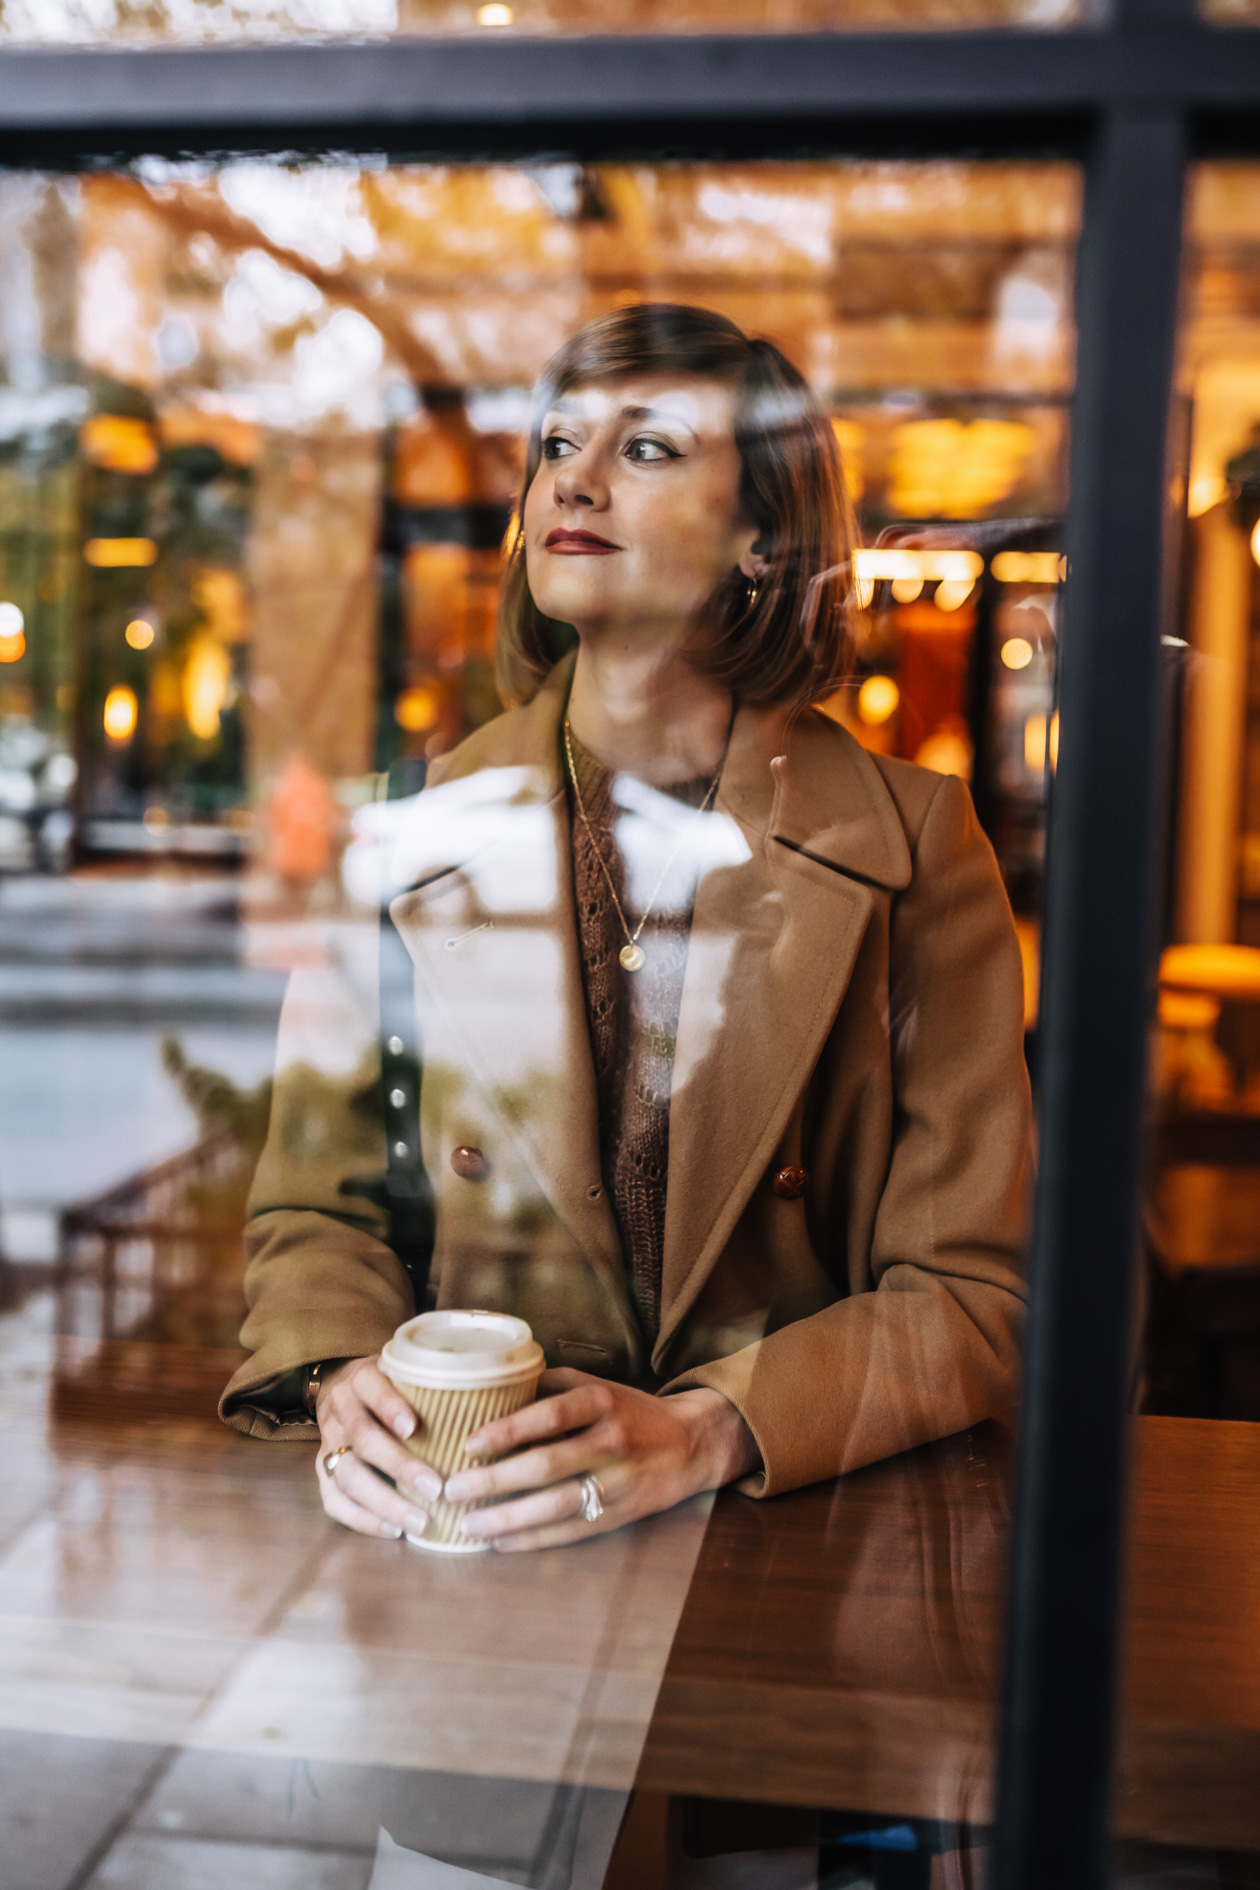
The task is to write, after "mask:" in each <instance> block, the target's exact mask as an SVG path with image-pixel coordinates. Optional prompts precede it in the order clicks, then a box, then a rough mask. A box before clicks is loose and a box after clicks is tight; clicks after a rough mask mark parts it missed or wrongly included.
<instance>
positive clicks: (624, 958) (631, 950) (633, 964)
mask: <svg viewBox="0 0 1260 1890" xmlns="http://www.w3.org/2000/svg"><path fill="white" fill-rule="evenodd" d="M620 957H621V968H622V970H623V971H638V970H639V968H640V966H641V965H642V964H643V959H644V953H643V947H642V946H641V945H636V944H634V943H633V941H632V942H631V943H630V944H629V945H623V946H622V948H621V953H620Z"/></svg>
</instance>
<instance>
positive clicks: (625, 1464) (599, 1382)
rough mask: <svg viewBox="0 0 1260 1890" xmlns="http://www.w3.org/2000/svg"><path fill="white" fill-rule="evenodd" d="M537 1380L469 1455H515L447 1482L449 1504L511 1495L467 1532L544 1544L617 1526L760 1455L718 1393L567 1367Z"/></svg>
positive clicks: (744, 1469) (751, 1464)
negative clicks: (613, 1379) (624, 1380)
mask: <svg viewBox="0 0 1260 1890" xmlns="http://www.w3.org/2000/svg"><path fill="white" fill-rule="evenodd" d="M542 1385H543V1390H544V1391H545V1392H546V1393H548V1394H550V1395H548V1396H545V1397H542V1398H540V1399H539V1400H538V1402H537V1403H536V1404H530V1405H526V1407H525V1409H524V1410H523V1411H516V1412H514V1413H513V1415H512V1416H511V1417H505V1418H497V1419H496V1420H495V1421H494V1423H493V1424H484V1425H483V1426H482V1427H481V1429H480V1430H479V1431H474V1432H473V1434H472V1436H471V1437H470V1438H469V1439H468V1445H467V1448H468V1450H469V1451H470V1452H476V1451H485V1452H488V1453H489V1452H494V1453H498V1452H499V1451H506V1450H510V1451H515V1452H518V1453H519V1454H518V1455H515V1456H511V1457H505V1458H504V1459H503V1460H502V1462H500V1463H492V1464H487V1465H486V1466H485V1467H484V1468H479V1469H475V1470H460V1471H457V1472H456V1474H455V1475H454V1476H451V1477H448V1478H447V1480H446V1490H445V1494H446V1496H447V1497H448V1499H449V1500H450V1501H451V1502H453V1503H471V1502H480V1501H483V1500H484V1499H485V1498H487V1497H494V1498H506V1499H508V1500H506V1501H502V1502H496V1503H495V1505H494V1507H493V1508H490V1509H479V1510H474V1511H473V1512H472V1513H471V1514H470V1515H468V1516H466V1517H465V1518H464V1524H463V1527H464V1533H465V1534H466V1535H470V1536H477V1537H481V1538H486V1539H488V1540H489V1541H490V1542H491V1544H492V1545H493V1547H494V1548H496V1549H546V1548H551V1547H552V1546H553V1545H555V1544H557V1543H561V1542H576V1541H579V1540H581V1538H583V1537H584V1536H591V1535H598V1534H600V1533H601V1532H602V1531H604V1530H607V1529H619V1528H620V1527H621V1525H622V1523H628V1522H633V1521H634V1519H635V1518H636V1517H637V1516H650V1515H652V1514H654V1513H655V1512H656V1511H657V1510H661V1509H672V1508H673V1506H674V1504H675V1503H681V1502H683V1501H684V1500H685V1499H686V1498H687V1497H689V1496H695V1495H697V1494H698V1493H699V1492H700V1491H701V1490H716V1489H719V1488H720V1487H721V1486H722V1484H724V1483H729V1482H731V1481H732V1479H733V1478H735V1477H739V1476H744V1475H746V1474H747V1473H748V1471H750V1470H755V1469H756V1467H757V1465H758V1464H759V1463H760V1461H761V1458H760V1455H759V1453H758V1450H757V1446H756V1443H755V1442H754V1441H753V1435H752V1432H751V1431H750V1430H749V1429H748V1426H747V1425H746V1424H745V1423H744V1420H743V1418H742V1417H741V1416H740V1415H739V1412H738V1411H737V1410H736V1409H735V1406H734V1405H733V1404H732V1403H731V1402H730V1400H729V1399H727V1398H724V1397H723V1396H722V1394H721V1393H720V1392H718V1391H708V1390H703V1389H701V1390H695V1391H679V1392H675V1393H674V1394H673V1395H672V1396H670V1397H668V1398H654V1397H652V1396H650V1395H649V1393H647V1392H646V1391H634V1390H632V1389H631V1388H630V1387H629V1386H628V1385H617V1384H612V1383H610V1382H609V1381H608V1380H607V1379H604V1378H592V1377H591V1376H590V1375H589V1373H587V1372H576V1371H567V1370H564V1371H552V1372H546V1373H544V1375H543V1380H542ZM588 1475H590V1476H595V1477H598V1479H599V1485H600V1490H601V1492H602V1499H603V1505H604V1513H603V1515H602V1516H601V1517H600V1518H599V1520H598V1521H597V1522H587V1521H586V1519H585V1518H584V1517H583V1515H582V1485H581V1480H582V1478H583V1477H584V1476H588ZM526 1492H527V1493H526Z"/></svg>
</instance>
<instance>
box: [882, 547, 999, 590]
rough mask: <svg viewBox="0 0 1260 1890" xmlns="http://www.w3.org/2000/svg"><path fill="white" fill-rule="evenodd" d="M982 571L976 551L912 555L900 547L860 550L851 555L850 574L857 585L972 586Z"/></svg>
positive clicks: (913, 552) (912, 553)
mask: <svg viewBox="0 0 1260 1890" xmlns="http://www.w3.org/2000/svg"><path fill="white" fill-rule="evenodd" d="M983 570H984V559H983V558H982V557H981V556H980V554H979V552H978V551H961V550H948V551H911V550H910V549H909V548H908V547H903V546H901V545H873V546H861V547H860V548H859V549H858V550H857V551H855V552H854V554H853V574H854V577H855V578H856V579H857V582H858V583H859V584H881V583H884V582H886V581H888V580H892V581H894V582H895V580H896V579H897V578H918V579H919V580H920V582H922V583H926V584H932V583H939V582H941V580H944V581H945V582H947V583H955V584H960V583H961V582H962V580H963V579H964V578H966V579H967V580H968V582H969V583H972V584H974V583H975V581H976V579H977V578H978V577H979V575H980V573H981V572H982V571H983Z"/></svg>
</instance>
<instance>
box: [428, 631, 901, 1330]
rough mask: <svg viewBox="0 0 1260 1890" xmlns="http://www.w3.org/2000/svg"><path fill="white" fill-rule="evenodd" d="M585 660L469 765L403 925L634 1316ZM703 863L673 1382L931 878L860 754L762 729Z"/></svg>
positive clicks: (497, 1108) (441, 794) (693, 969)
mask: <svg viewBox="0 0 1260 1890" xmlns="http://www.w3.org/2000/svg"><path fill="white" fill-rule="evenodd" d="M571 673H572V661H571V659H570V660H568V661H566V662H565V663H562V664H561V665H558V666H557V669H556V670H555V671H553V672H552V675H551V676H550V677H549V678H548V680H547V682H546V684H544V686H543V689H542V690H541V691H540V692H539V694H538V696H536V697H535V699H534V701H533V702H532V703H530V704H529V705H528V706H527V707H526V708H524V709H519V710H515V711H513V712H511V713H510V714H509V715H507V716H504V717H501V718H500V719H499V720H498V721H496V722H493V723H490V724H488V725H487V726H486V728H484V729H482V730H479V731H478V732H477V734H475V735H473V736H472V737H470V739H469V740H468V741H467V742H465V743H463V744H462V746H461V747H460V749H459V750H457V751H456V754H455V755H454V756H453V757H452V758H451V762H450V763H448V764H447V766H446V767H445V768H444V769H442V770H441V774H440V779H439V780H438V781H437V782H436V784H435V785H434V787H433V788H431V789H430V790H428V791H426V793H424V794H423V795H421V796H420V797H419V801H418V803H417V805H416V813H415V819H414V821H413V823H412V826H411V828H410V829H409V830H408V831H406V832H404V833H403V835H402V837H401V839H400V840H399V842H398V845H397V848H396V852H395V868H394V883H395V884H397V885H402V886H407V887H409V888H410V890H408V891H404V892H402V893H400V894H399V896H398V897H396V898H394V899H393V900H392V901H391V907H390V909H391V912H392V913H393V916H394V918H395V921H396V923H397V925H398V928H399V931H400V932H401V934H402V936H403V938H404V939H405V941H406V943H407V946H408V949H409V950H410V952H411V954H412V957H413V959H414V960H415V963H416V967H417V973H418V976H419V978H420V980H421V981H422V983H423V986H424V989H425V991H426V994H427V996H428V998H429V1000H430V1002H431V1003H432V1005H433V1007H434V1009H435V1011H436V1013H437V1014H438V1015H439V1016H440V1018H441V1020H442V1027H443V1035H444V1036H445V1037H446V1038H447V1039H448V1040H449V1042H450V1043H451V1045H452V1046H454V1047H455V1048H456V1050H457V1052H458V1055H459V1057H460V1059H461V1061H462V1062H463V1064H464V1066H465V1067H466V1069H467V1071H468V1074H469V1076H470V1077H471V1078H472V1079H473V1080H474V1081H475V1082H476V1083H477V1084H478V1086H479V1088H480V1090H481V1091H482V1092H483V1095H484V1098H485V1100H486V1101H487V1102H488V1103H489V1105H490V1107H491V1108H492V1109H493V1111H494V1113H495V1116H496V1119H497V1120H498V1122H499V1124H500V1126H501V1128H502V1131H503V1133H504V1134H505V1135H507V1136H509V1137H510V1138H511V1140H512V1142H513V1144H514V1145H515V1147H516V1148H517V1149H518V1151H519V1152H520V1153H521V1154H522V1155H523V1157H524V1158H525V1160H526V1161H527V1162H528V1164H529V1166H530V1169H531V1170H532V1172H533V1174H534V1176H535V1177H536V1179H537V1181H538V1183H539V1185H540V1187H541V1188H542V1189H543V1191H544V1192H545V1194H546V1195H547V1197H548V1199H549V1200H550V1201H551V1203H552V1205H553V1207H554V1208H555V1210H556V1212H557V1213H558V1215H559V1216H560V1218H561V1220H562V1221H563V1222H564V1223H565V1225H566V1226H567V1227H568V1228H569V1230H570V1232H571V1233H572V1235H573V1237H574V1239H575V1240H577V1241H578V1242H579V1244H580V1245H581V1246H582V1248H583V1251H584V1252H585V1253H586V1254H587V1255H588V1257H589V1258H590V1261H591V1263H592V1265H593V1266H594V1267H595V1269H596V1271H597V1272H598V1273H599V1274H600V1276H601V1278H603V1280H604V1281H605V1283H606V1285H607V1286H608V1288H609V1290H610V1291H611V1292H612V1293H613V1294H614V1296H615V1297H616V1299H617V1300H618V1302H626V1300H627V1293H626V1280H625V1268H624V1261H623V1257H622V1251H621V1242H620V1239H619V1236H618V1233H617V1228H616V1223H615V1221H614V1219H613V1215H612V1211H611V1208H610V1206H609V1203H608V1200H607V1196H606V1194H605V1193H604V1192H603V1191H602V1189H600V1191H599V1192H598V1193H595V1192H594V1190H595V1189H596V1188H597V1186H598V1184H599V1183H600V1181H601V1175H600V1161H599V1128H598V1104H597V1097H596V1086H595V1071H594V1064H593V1059H592V1055H591V1047H590V1036H589V1031H588V1027H587V1019H586V1006H585V1000H584V996H583V988H582V975H581V966H580V962H579V957H578V942H577V925H576V915H575V913H574V909H573V891H572V873H571V865H570V860H569V830H568V813H567V806H566V801H565V795H564V788H563V783H562V780H561V776H560V766H559V726H560V720H561V717H562V715H563V711H564V703H565V701H566V700H567V697H568V689H569V683H570V678H571ZM706 820H707V821H710V822H712V823H713V830H712V832H711V834H710V837H709V839H708V840H707V841H706V842H705V844H704V848H703V857H704V859H706V860H708V861H709V862H711V863H710V864H708V865H707V866H706V867H704V869H703V870H702V872H701V876H700V880H699V884H698V888H697V893H696V902H695V909H694V916H693V921H692V931H691V942H690V947H689V951H688V958H687V970H686V975H685V980H684V985H683V994H682V1004H681V1009H680V1014H679V1023H678V1034H677V1042H676V1048H675V1057H674V1076H673V1086H672V1100H671V1105H670V1148H669V1178H668V1184H667V1197H666V1214H665V1251H664V1268H663V1279H662V1319H661V1329H660V1335H659V1339H658V1342H657V1346H656V1357H657V1359H658V1361H659V1360H660V1359H661V1358H662V1355H663V1353H664V1351H665V1348H666V1347H667V1345H668V1343H669V1340H670V1339H671V1337H672V1335H673V1334H674V1333H675V1332H676V1331H677V1329H678V1326H679V1325H680V1323H681V1321H682V1320H683V1319H684V1317H685V1316H686V1313H687V1311H688V1310H689V1308H690V1307H691V1306H692V1305H693V1304H694V1302H695V1299H696V1297H697V1295H698V1294H699V1293H700V1291H701V1289H702V1287H703V1285H704V1282H705V1280H706V1279H707V1278H708V1276H709V1274H710V1272H711V1271H712V1269H713V1266H714V1264H715V1263H716V1261H717V1259H718V1258H719V1256H720V1254H721V1252H722V1249H723V1247H724V1246H725V1244H726V1242H727V1241H728V1240H729V1238H730V1235H731V1232H732V1230H733V1228H734V1227H735V1224H736V1222H737V1221H738V1219H739V1216H740V1214H741V1213H742V1212H743V1210H744V1208H745V1206H746V1205H747V1202H748V1199H749V1196H750V1194H751V1192H752V1189H753V1188H754V1187H755V1186H756V1185H757V1183H758V1181H759V1180H760V1178H761V1176H762V1174H763V1173H764V1170H765V1167H766V1165H767V1163H768V1162H769V1160H770V1158H771V1157H772V1155H773V1153H774V1150H775V1147H776V1146H777V1144H778V1142H779V1140H780V1138H781V1136H782V1133H783V1130H784V1128H785V1126H786V1124H787V1121H788V1119H789V1117H790V1115H791V1112H792V1109H793V1107H794V1105H795V1103H796V1100H797V1098H798V1097H799V1095H800V1092H801V1090H802V1088H803V1087H804V1084H805V1082H806V1081H807V1079H808V1076H809V1073H810V1071H811V1069H812V1068H813V1066H814V1064H815V1062H816V1061H817V1058H818V1056H819V1054H820V1052H821V1049H822V1045H823V1043H824V1041H825V1039H826V1036H827V1033H828V1031H829V1030H830V1029H831V1027H832V1025H833V1023H834V1020H835V1017H836V1013H837V1011H838V1010H839V1008H840V1004H841V1001H842V999H843V997H844V992H845V990H846V988H847V986H848V982H849V978H850V976H851V974H852V970H853V966H854V962H855V960H856V958H857V954H858V951H859V949H860V947H861V943H862V939H863V937H864V935H865V932H866V928H867V925H868V922H869V920H870V916H871V913H872V910H873V909H874V905H875V902H876V899H877V898H878V897H879V895H880V893H881V892H884V891H893V892H895V891H897V890H898V889H900V888H901V887H903V886H905V885H907V884H908V883H909V879H910V856H909V850H908V847H907V844H906V839H905V834H904V831H903V829H902V826H901V822H900V820H899V818H898V815H897V812H896V809H895V806H894V804H893V801H892V797H891V795H890V794H889V792H888V790H887V788H886V787H885V785H884V783H883V780H882V778H881V776H880V773H879V771H878V769H877V768H876V767H875V765H874V763H873V762H872V761H871V759H870V757H869V756H868V755H867V754H866V753H865V751H864V750H863V749H862V748H861V747H860V746H859V745H858V743H856V742H855V741H854V740H853V739H852V737H851V736H849V735H848V734H846V733H845V732H844V731H843V730H842V729H840V728H838V727H836V726H835V724H833V723H831V722H829V721H827V720H826V718H824V717H823V716H821V715H819V714H817V713H814V712H810V713H807V714H806V715H804V716H802V717H800V718H799V719H797V720H796V721H795V722H792V723H789V721H788V720H787V718H785V717H784V716H783V715H782V714H781V713H779V712H776V711H773V710H758V709H752V708H741V709H740V710H739V712H738V713H737V715H736V718H735V723H734V727H733V729H732V734H731V744H730V750H729V753H728V756H727V761H726V766H725V768H724V770H723V776H722V785H721V789H720V792H719V795H718V799H717V803H716V806H715V809H714V812H713V814H712V815H709V816H706Z"/></svg>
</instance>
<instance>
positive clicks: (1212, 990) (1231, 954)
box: [1159, 945, 1260, 999]
mask: <svg viewBox="0 0 1260 1890" xmlns="http://www.w3.org/2000/svg"><path fill="white" fill-rule="evenodd" d="M1159 981H1160V983H1161V985H1163V986H1165V987H1166V988H1169V989H1172V990H1174V991H1176V990H1181V991H1203V992H1207V993H1209V994H1210V995H1212V996H1214V997H1232V998H1253V999H1254V998H1256V997H1260V947H1257V946H1255V945H1170V946H1169V947H1168V949H1167V950H1166V951H1165V953H1164V955H1163V957H1162V958H1161V959H1160V961H1159Z"/></svg>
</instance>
